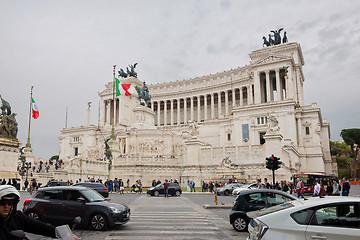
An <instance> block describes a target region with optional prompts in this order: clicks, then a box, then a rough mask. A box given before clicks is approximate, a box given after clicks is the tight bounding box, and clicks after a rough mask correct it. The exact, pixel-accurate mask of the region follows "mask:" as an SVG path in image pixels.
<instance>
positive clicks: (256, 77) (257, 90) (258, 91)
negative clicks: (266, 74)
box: [254, 71, 261, 104]
mask: <svg viewBox="0 0 360 240" xmlns="http://www.w3.org/2000/svg"><path fill="white" fill-rule="evenodd" d="M260 86H261V85H260V72H257V71H256V72H254V91H255V94H254V95H255V96H254V98H255V104H259V103H261V89H260Z"/></svg>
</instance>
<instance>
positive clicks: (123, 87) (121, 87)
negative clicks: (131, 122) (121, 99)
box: [115, 78, 131, 97]
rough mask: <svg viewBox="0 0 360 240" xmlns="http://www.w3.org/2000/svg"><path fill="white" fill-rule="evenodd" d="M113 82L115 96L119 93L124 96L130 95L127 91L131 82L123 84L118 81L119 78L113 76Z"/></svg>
mask: <svg viewBox="0 0 360 240" xmlns="http://www.w3.org/2000/svg"><path fill="white" fill-rule="evenodd" d="M115 84H116V88H115V92H116V96H117V97H118V96H120V95H125V96H130V95H131V93H129V92H128V90H129V88H130V86H131V84H124V83H121V82H120V81H119V79H117V78H115Z"/></svg>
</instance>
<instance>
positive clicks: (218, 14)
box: [0, 0, 360, 159]
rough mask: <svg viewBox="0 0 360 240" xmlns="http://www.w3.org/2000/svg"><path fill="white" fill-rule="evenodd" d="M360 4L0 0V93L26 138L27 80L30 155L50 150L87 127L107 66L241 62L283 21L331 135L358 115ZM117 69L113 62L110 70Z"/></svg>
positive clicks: (154, 74) (141, 70)
mask: <svg viewBox="0 0 360 240" xmlns="http://www.w3.org/2000/svg"><path fill="white" fill-rule="evenodd" d="M359 10H360V1H358V0H353V1H334V0H332V1H328V0H326V1H313V0H309V1H288V0H286V1H256V0H249V1H240V0H234V1H230V0H223V1H210V0H204V1H196V0H193V1H186V0H179V1H165V0H162V1H160V0H159V1H154V0H152V1H149V0H143V1H120V0H118V1H111V0H107V1H100V0H99V1H92V0H86V1H85V0H83V1H80V0H77V1H73V0H71V1H59V0H46V1H45V0H43V1H34V0H33V1H28V0H17V1H13V0H0V34H1V35H0V36H1V37H0V83H1V87H0V94H1V95H2V96H3V98H4V99H6V100H7V101H8V102H9V103H10V104H11V106H12V110H13V112H15V113H17V114H18V115H17V121H18V123H19V133H18V138H19V140H20V141H21V142H22V143H23V145H25V144H26V141H27V130H28V117H29V98H30V87H31V86H32V85H33V86H34V92H33V97H34V99H35V101H36V103H37V105H38V108H39V110H40V117H39V118H38V119H37V120H32V125H31V144H32V147H33V151H34V153H35V157H37V158H39V157H42V158H46V159H47V158H49V157H51V156H52V155H57V154H58V149H59V140H58V137H59V135H60V131H61V129H62V128H63V127H64V126H65V113H66V107H67V106H68V109H69V110H68V112H69V117H68V126H69V127H75V126H80V125H86V122H87V102H89V101H91V102H93V104H92V117H91V122H92V123H93V124H97V109H98V103H99V96H98V92H100V91H102V90H104V88H105V84H106V83H107V82H110V81H111V80H112V70H113V65H114V64H116V65H118V66H119V67H121V68H124V67H126V66H127V65H128V64H133V63H135V62H138V66H137V68H136V70H137V73H138V78H139V79H140V80H141V81H146V82H147V83H149V84H153V83H158V82H169V81H176V80H183V79H189V78H194V77H197V76H202V75H208V74H213V73H216V72H221V71H224V70H230V69H231V68H237V67H239V66H243V65H245V64H249V62H250V58H249V56H248V54H249V53H251V52H252V51H254V50H257V49H259V48H261V47H262V42H263V41H262V36H264V35H265V36H267V34H269V33H270V30H274V29H277V28H279V27H283V28H284V29H285V31H287V36H288V39H289V42H298V43H300V44H301V47H302V50H303V54H304V58H305V66H304V68H303V71H304V75H305V89H304V92H305V103H306V104H311V103H313V102H317V103H318V105H319V107H320V108H321V111H322V116H323V118H327V119H328V121H329V122H330V124H331V125H330V128H331V139H332V140H341V137H340V131H341V129H344V128H355V127H356V128H358V127H360V126H359V125H360V124H359V122H360V121H359V118H360V108H359V103H360V100H359V99H360V98H359V91H360V84H359V82H360V77H359V76H360V14H359ZM117 70H118V69H117Z"/></svg>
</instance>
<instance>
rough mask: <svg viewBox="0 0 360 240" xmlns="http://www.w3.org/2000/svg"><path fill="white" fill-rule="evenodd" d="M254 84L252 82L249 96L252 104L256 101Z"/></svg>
mask: <svg viewBox="0 0 360 240" xmlns="http://www.w3.org/2000/svg"><path fill="white" fill-rule="evenodd" d="M253 88H254V87H253V85H252V84H250V97H249V99H250V104H253V103H254V99H253Z"/></svg>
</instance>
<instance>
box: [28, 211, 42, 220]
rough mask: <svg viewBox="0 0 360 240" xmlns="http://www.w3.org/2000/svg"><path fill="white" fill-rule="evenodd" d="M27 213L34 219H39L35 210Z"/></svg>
mask: <svg viewBox="0 0 360 240" xmlns="http://www.w3.org/2000/svg"><path fill="white" fill-rule="evenodd" d="M27 215H28V216H29V217H31V218H33V219H35V220H41V217H40V214H38V213H37V212H33V211H31V212H29V213H28V214H27Z"/></svg>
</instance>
